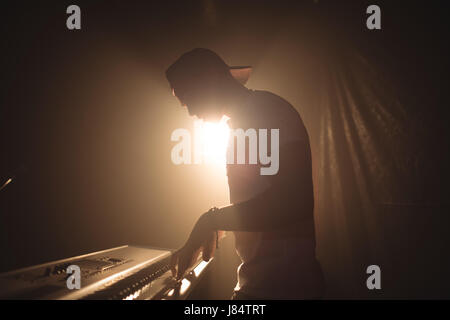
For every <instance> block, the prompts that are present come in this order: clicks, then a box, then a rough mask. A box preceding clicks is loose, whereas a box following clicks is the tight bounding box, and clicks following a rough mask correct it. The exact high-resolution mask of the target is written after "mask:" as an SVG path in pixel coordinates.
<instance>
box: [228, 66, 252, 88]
mask: <svg viewBox="0 0 450 320" xmlns="http://www.w3.org/2000/svg"><path fill="white" fill-rule="evenodd" d="M230 73H231V75H232V76H233V78H235V79H236V80H237V81H239V82H240V83H241V84H243V85H245V84H246V83H247V81H248V78H250V74H251V73H252V67H251V66H245V67H231V68H230Z"/></svg>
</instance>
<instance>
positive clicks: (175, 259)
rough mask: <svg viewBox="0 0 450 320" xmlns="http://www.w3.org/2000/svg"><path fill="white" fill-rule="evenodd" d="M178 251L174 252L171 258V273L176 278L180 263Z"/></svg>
mask: <svg viewBox="0 0 450 320" xmlns="http://www.w3.org/2000/svg"><path fill="white" fill-rule="evenodd" d="M178 254H179V253H178V251H176V252H173V253H172V256H171V257H170V271H172V276H173V277H176V275H177V262H178Z"/></svg>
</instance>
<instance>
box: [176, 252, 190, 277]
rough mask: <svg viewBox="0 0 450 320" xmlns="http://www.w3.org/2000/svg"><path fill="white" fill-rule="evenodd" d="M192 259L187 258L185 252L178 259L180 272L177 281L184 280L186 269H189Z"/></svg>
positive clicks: (178, 271)
mask: <svg viewBox="0 0 450 320" xmlns="http://www.w3.org/2000/svg"><path fill="white" fill-rule="evenodd" d="M189 260H190V257H187V256H186V254H185V253H184V252H183V253H182V254H180V255H179V257H178V270H177V280H180V279H181V278H183V276H184V273H185V272H186V269H187V268H188V264H189Z"/></svg>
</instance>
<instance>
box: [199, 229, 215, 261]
mask: <svg viewBox="0 0 450 320" xmlns="http://www.w3.org/2000/svg"><path fill="white" fill-rule="evenodd" d="M215 249H216V236H215V234H214V233H212V234H211V236H210V237H209V239H208V240H206V241H205V243H204V244H203V251H202V259H203V261H206V262H208V261H209V260H210V259H211V257H212V256H214V252H215Z"/></svg>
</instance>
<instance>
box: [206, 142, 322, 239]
mask: <svg viewBox="0 0 450 320" xmlns="http://www.w3.org/2000/svg"><path fill="white" fill-rule="evenodd" d="M311 171H312V169H311V154H310V148H309V143H308V142H307V141H306V140H303V141H295V142H292V143H289V144H285V145H283V146H281V147H280V169H279V172H278V174H276V175H274V176H268V177H269V179H270V187H269V188H268V189H267V190H266V191H264V192H263V193H261V194H259V195H257V196H255V197H254V198H252V199H250V200H248V201H244V202H241V203H236V204H233V205H229V206H226V207H223V208H220V209H219V210H217V211H215V212H214V213H211V214H209V217H208V218H207V220H209V223H208V224H210V226H211V228H212V229H213V230H228V231H254V232H257V231H274V230H278V229H281V228H284V227H286V226H292V225H295V224H299V223H301V221H302V220H304V219H305V218H310V217H312V212H313V208H314V197H313V187H312V172H311Z"/></svg>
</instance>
